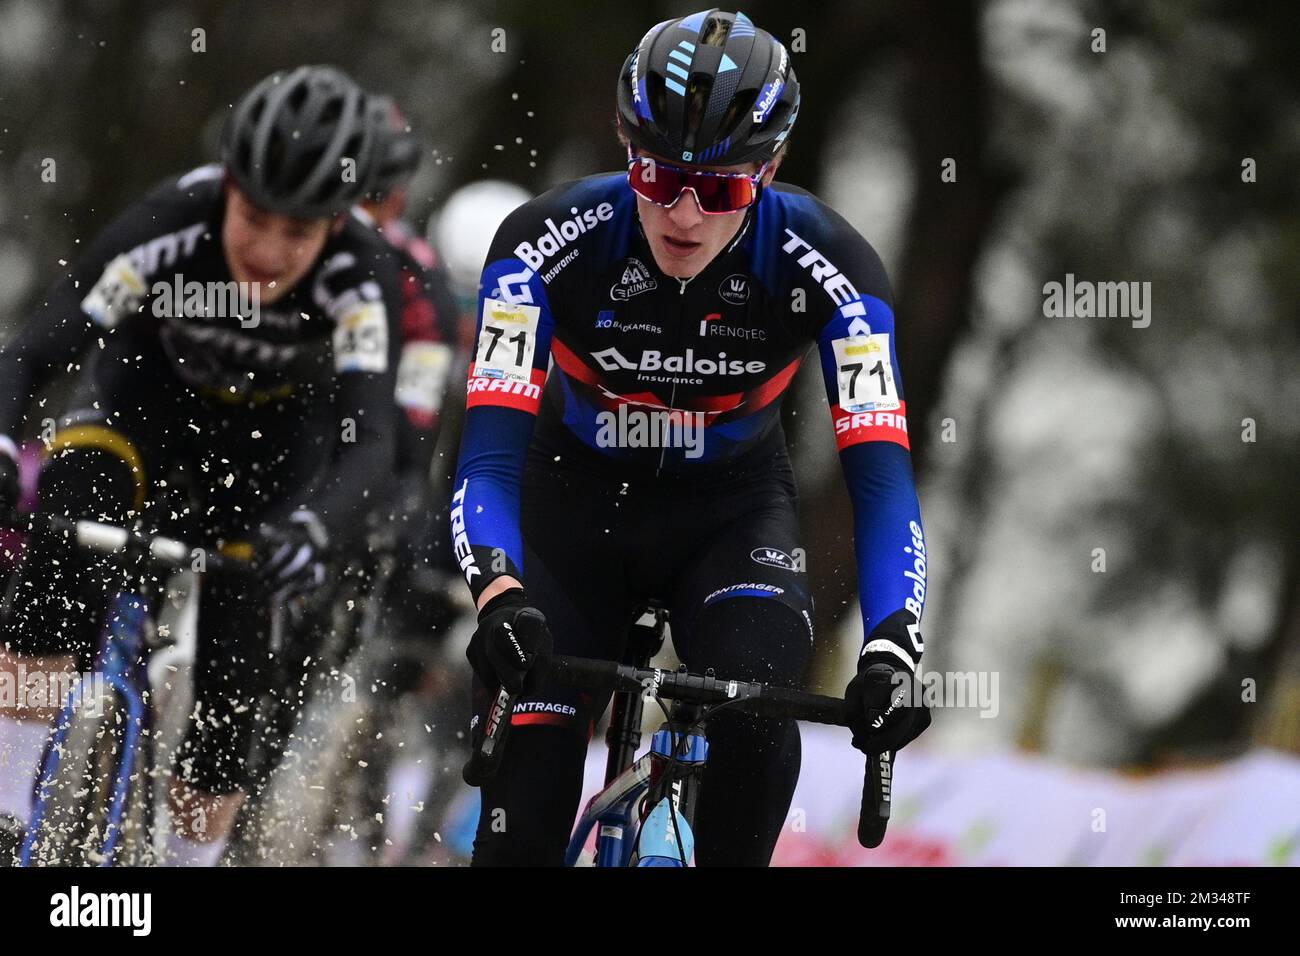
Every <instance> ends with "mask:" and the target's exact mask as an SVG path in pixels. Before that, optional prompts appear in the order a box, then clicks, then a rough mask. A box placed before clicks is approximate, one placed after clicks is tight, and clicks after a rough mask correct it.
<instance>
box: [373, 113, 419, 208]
mask: <svg viewBox="0 0 1300 956" xmlns="http://www.w3.org/2000/svg"><path fill="white" fill-rule="evenodd" d="M369 116H370V122H371V125H372V126H373V127H374V131H375V137H376V145H375V150H376V152H375V171H374V174H373V175H372V176H371V179H370V190H369V191H370V195H372V196H376V197H382V196H384V195H386V194H388V193H390V192H392V191H393V190H394V189H397V188H399V187H401V186H403V185H405V183H406V182H407V181H408V180H410V178H411V177H412V176H414V175H415V171H416V170H417V169H419V168H420V159H421V158H422V155H421V145H420V139H419V137H417V136H416V135H415V133H413V132H411V126H410V124H409V123H408V122H407V121H406V117H405V116H404V115H403V114H402V111H401V110H400V109H398V108H397V104H396V103H394V102H393V100H392V98H391V97H387V96H372V97H371V98H370V111H369Z"/></svg>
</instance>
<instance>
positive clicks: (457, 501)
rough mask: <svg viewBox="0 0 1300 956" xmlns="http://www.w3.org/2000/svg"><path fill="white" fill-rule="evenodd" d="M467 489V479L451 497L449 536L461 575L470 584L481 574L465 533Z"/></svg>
mask: <svg viewBox="0 0 1300 956" xmlns="http://www.w3.org/2000/svg"><path fill="white" fill-rule="evenodd" d="M468 488H469V479H468V478H466V479H465V480H464V481H462V482H461V483H460V487H459V488H457V489H456V493H455V494H453V495H452V496H451V502H452V509H451V534H452V541H453V543H454V550H455V552H456V558H457V560H459V561H460V570H461V573H462V574H464V575H465V582H466V583H467V584H469V583H472V581H473V578H474V575H476V574H479V573H481V572H480V571H479V569H478V566H477V565H476V564H475V563H474V552H473V551H471V550H470V546H469V535H468V534H466V533H465V491H466V490H467V489H468Z"/></svg>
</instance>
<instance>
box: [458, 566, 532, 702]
mask: <svg viewBox="0 0 1300 956" xmlns="http://www.w3.org/2000/svg"><path fill="white" fill-rule="evenodd" d="M465 656H466V657H467V658H469V663H470V666H471V667H473V668H474V673H475V674H476V675H478V679H479V680H481V681H482V682H483V683H484V684H486V685H487V686H488V687H489V688H495V687H497V686H498V685H500V686H503V687H505V689H506V690H507V691H509V692H510V693H511V694H518V693H519V692H520V691H532V690H535V689H536V687H537V685H538V684H540V683H541V681H542V679H543V678H544V677H545V674H546V668H547V666H548V665H549V663H550V659H551V631H550V628H549V627H547V625H546V617H545V615H543V614H542V612H541V611H539V610H537V608H535V607H533V606H532V605H531V604H530V603H529V601H528V596H527V595H526V594H525V593H524V590H523V588H510V589H508V590H506V591H502V592H501V593H500V594H498V595H497V596H496V597H494V598H492V599H491V600H490V601H488V602H487V603H486V604H484V605H483V607H482V609H480V610H479V612H478V630H476V631H475V632H474V636H473V637H472V638H470V642H469V647H468V648H467V649H466V650H465Z"/></svg>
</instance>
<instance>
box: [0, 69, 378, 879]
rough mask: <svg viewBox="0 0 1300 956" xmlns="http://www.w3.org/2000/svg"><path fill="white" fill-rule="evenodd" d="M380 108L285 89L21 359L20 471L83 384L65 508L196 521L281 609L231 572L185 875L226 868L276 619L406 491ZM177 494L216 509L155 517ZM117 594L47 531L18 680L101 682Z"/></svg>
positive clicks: (178, 820)
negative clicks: (368, 517)
mask: <svg viewBox="0 0 1300 956" xmlns="http://www.w3.org/2000/svg"><path fill="white" fill-rule="evenodd" d="M368 110H369V99H368V97H367V95H366V94H365V93H364V92H363V91H362V90H361V89H360V87H358V86H357V84H356V83H355V82H353V81H352V80H351V79H350V78H349V77H348V76H346V75H345V74H344V73H342V72H341V71H339V70H337V69H334V68H332V67H323V66H312V67H301V68H298V69H295V70H292V71H288V72H284V73H278V74H275V75H273V76H271V77H268V78H266V79H265V80H263V81H262V82H261V83H259V84H257V85H256V86H255V87H253V89H252V90H250V91H249V92H248V93H247V94H246V95H245V96H244V97H243V98H242V99H241V100H240V101H239V103H238V104H236V106H235V108H234V111H233V113H232V114H231V116H230V118H229V120H228V122H227V124H226V128H225V132H224V134H223V140H222V162H221V163H220V164H216V165H211V166H204V167H201V168H198V169H195V170H192V171H191V172H188V173H186V174H185V175H183V176H180V177H179V178H173V179H169V180H167V181H165V182H164V183H162V184H161V185H160V186H158V187H157V188H155V189H154V190H152V191H151V192H150V193H149V194H148V195H147V196H146V197H145V198H144V199H143V200H141V201H140V202H139V203H138V204H136V205H135V206H133V207H132V208H130V209H128V210H127V211H126V212H125V213H123V214H122V215H121V216H120V217H119V218H118V219H116V220H115V221H114V222H113V223H111V224H110V225H109V226H107V227H106V228H105V229H104V230H103V231H102V232H101V233H100V234H99V235H98V236H96V237H95V238H94V239H93V241H91V242H89V243H88V244H86V246H85V248H84V251H83V252H82V254H81V255H80V256H79V257H78V258H77V260H76V261H75V262H74V263H73V264H72V265H71V266H70V267H69V269H68V271H67V273H66V274H65V275H63V276H61V277H60V278H59V279H58V280H57V281H56V282H55V284H54V285H53V287H52V288H51V289H50V291H49V292H48V293H47V295H46V296H45V298H44V300H43V302H42V303H41V305H40V307H39V308H38V309H37V310H36V312H35V314H34V315H33V316H32V317H31V318H30V320H29V321H28V322H27V324H26V325H25V326H24V327H23V328H22V329H21V330H20V331H19V332H18V334H17V335H16V336H15V337H14V338H13V339H12V340H11V341H9V342H8V343H6V345H5V347H4V348H3V350H0V383H3V387H2V388H0V436H7V437H0V461H8V460H9V459H10V458H11V457H13V456H12V452H13V450H14V437H15V436H17V435H18V433H19V430H20V428H22V427H23V424H24V412H25V409H26V406H27V404H28V402H29V400H30V399H31V397H32V395H33V393H34V391H35V390H36V389H37V388H38V387H40V386H41V384H42V383H43V382H45V381H46V380H48V379H49V378H50V377H51V376H52V375H54V374H56V373H57V372H59V371H63V370H73V371H78V370H80V375H79V378H80V383H79V386H78V391H77V401H76V406H75V410H74V411H72V412H71V413H70V414H68V415H66V416H64V417H63V419H62V420H61V421H60V423H59V429H58V431H57V432H56V433H55V434H53V436H51V437H50V439H49V441H48V443H47V453H46V461H45V463H44V466H43V468H42V473H41V486H40V496H41V508H42V509H43V510H45V511H47V512H50V513H54V514H63V515H67V516H70V517H81V516H87V517H89V516H95V517H101V518H102V519H104V520H111V521H115V522H126V521H130V520H132V519H133V518H135V517H138V516H141V515H143V516H145V518H146V520H149V521H151V522H153V523H155V524H159V525H163V526H167V527H174V525H175V524H176V523H177V521H178V520H179V522H180V524H181V527H182V528H184V529H187V533H188V534H189V535H190V536H192V537H194V538H196V539H197V540H201V541H204V542H205V543H215V544H218V545H226V546H231V545H237V544H239V543H244V544H245V545H247V550H248V552H249V553H250V554H251V555H252V557H253V568H254V572H255V574H256V576H257V579H258V581H259V583H260V585H261V586H260V587H252V588H250V587H249V586H248V583H247V581H246V579H241V580H229V579H227V580H223V579H222V578H221V577H220V576H219V575H216V574H213V575H209V578H208V580H206V581H205V583H204V588H203V591H202V594H201V599H200V620H201V625H200V634H199V642H198V648H197V654H196V661H195V667H194V671H195V698H196V709H197V713H198V715H199V717H198V719H197V720H196V721H195V722H194V723H193V724H192V726H191V727H190V730H189V733H188V736H187V738H186V741H185V745H184V748H183V752H182V753H181V754H180V755H179V757H178V761H177V771H178V775H179V777H180V779H181V781H182V783H181V784H179V785H178V786H177V788H176V789H175V790H174V791H173V793H172V813H173V824H174V826H175V828H176V830H177V831H178V835H177V839H176V841H175V842H174V845H173V847H172V849H173V850H174V851H175V852H176V854H177V855H178V856H180V857H181V858H186V857H187V856H188V858H190V859H193V860H195V861H200V860H214V859H215V857H216V854H217V853H218V852H219V850H220V843H221V840H222V839H223V837H224V835H225V833H226V831H227V829H228V827H229V825H230V822H231V821H232V820H233V817H234V814H235V812H236V810H237V809H238V806H239V803H240V801H241V799H242V794H241V792H240V788H241V786H243V784H244V779H245V773H246V759H245V758H246V754H247V752H248V749H249V743H250V741H251V739H252V737H253V734H254V733H255V732H256V731H257V729H258V728H257V714H256V712H255V710H254V708H253V707H252V706H251V704H252V702H253V701H255V700H256V699H257V694H258V690H259V688H258V679H259V677H260V676H261V674H262V673H263V672H264V670H265V667H264V665H263V663H262V662H263V661H265V660H266V654H267V652H266V646H265V638H266V624H267V619H268V610H269V604H270V602H271V601H275V602H284V601H287V600H290V599H291V598H292V597H293V596H294V595H295V594H298V593H301V592H302V591H304V590H307V589H311V588H313V587H315V586H317V585H319V583H320V579H321V559H322V556H323V555H324V554H325V553H326V552H327V551H329V550H331V549H339V548H345V547H348V546H349V544H350V542H351V541H352V540H353V538H354V535H355V533H356V532H357V531H358V529H359V528H360V527H361V526H362V525H363V522H362V521H361V520H360V519H361V518H362V517H363V516H364V514H365V512H366V511H367V510H368V509H370V508H371V507H372V506H373V502H374V501H375V500H376V498H378V497H382V496H384V495H385V494H387V493H389V490H390V486H391V481H392V468H391V462H392V461H393V455H394V433H395V417H396V416H395V412H394V402H393V396H394V389H395V382H396V379H395V371H396V367H397V359H398V347H399V344H400V343H399V341H398V336H396V335H395V334H393V331H392V329H391V328H390V325H391V324H392V323H393V322H394V321H395V317H396V316H398V315H399V314H400V313H401V309H402V305H401V303H402V293H401V277H400V272H399V268H398V266H397V263H396V262H395V258H394V255H393V253H392V249H391V247H390V246H389V245H388V244H387V243H386V242H384V240H383V239H382V238H381V237H380V236H378V235H377V234H376V232H375V231H374V230H373V229H372V228H371V227H370V224H369V223H368V222H365V221H363V220H362V219H361V218H358V217H357V216H356V215H355V214H354V213H353V212H352V207H353V205H354V204H355V203H356V202H357V201H358V200H359V199H361V197H362V196H363V194H364V192H365V190H366V188H367V186H368V184H369V182H370V179H371V176H372V173H373V168H374V165H375V158H376V155H377V145H376V137H375V135H374V130H373V127H372V124H371V123H370V121H369V117H368ZM83 352H86V353H88V354H87V355H86V357H85V358H82V357H81V356H82V354H83ZM78 363H81V364H78ZM177 481H181V482H183V483H185V484H187V485H188V486H189V488H190V490H191V491H192V493H193V494H194V495H195V498H196V503H197V505H198V507H197V508H195V509H191V510H190V512H189V513H188V514H186V515H162V514H153V513H152V511H151V505H152V503H153V501H154V500H155V499H156V498H157V497H158V496H159V493H160V491H162V490H163V488H164V486H165V485H171V484H175V483H176V482H177ZM3 484H4V482H3V481H0V486H3ZM3 491H4V488H3V487H0V493H3ZM2 504H3V503H0V505H2ZM112 587H113V579H112V576H111V574H110V573H109V566H108V565H100V564H97V563H95V562H94V561H93V560H92V559H89V558H87V557H86V556H85V555H84V554H80V553H74V552H73V551H72V549H70V548H68V547H66V546H65V543H64V542H63V541H62V540H61V539H59V538H58V537H57V536H55V535H53V534H51V533H49V532H48V531H47V532H42V531H40V530H37V531H36V532H35V533H34V534H33V537H32V539H31V541H30V542H29V546H28V550H27V553H26V555H25V557H24V560H23V564H22V567H21V569H20V571H19V573H18V574H17V575H16V582H15V587H14V589H13V593H12V594H11V596H10V597H11V599H10V601H9V602H8V605H9V614H8V616H7V619H6V620H5V621H4V625H3V632H2V636H3V641H2V643H3V645H4V646H5V647H6V648H7V649H8V652H9V653H8V661H9V664H10V665H12V663H13V661H14V660H15V659H16V657H15V655H25V656H27V657H29V658H30V657H33V656H35V657H37V658H39V661H40V662H42V663H38V664H32V665H31V666H32V669H36V667H38V666H39V667H43V668H44V669H46V670H55V669H57V670H65V669H69V668H72V667H74V666H76V667H77V668H78V669H85V668H86V667H87V666H88V664H89V660H90V655H91V654H92V653H93V650H94V646H95V643H96V638H97V635H98V633H99V630H100V628H101V626H102V618H103V609H104V607H105V602H106V598H107V596H108V594H109V592H110V591H111V589H112ZM32 716H38V717H39V716H43V715H41V714H33V715H32ZM15 727H16V723H15V722H13V721H9V722H8V723H7V724H0V729H7V730H8V731H10V732H13V733H17V731H15ZM24 733H25V739H26V740H27V741H29V742H30V741H31V740H32V739H33V734H32V733H31V732H30V729H29V730H28V731H25V732H24ZM34 763H35V758H34V756H33V759H32V762H31V765H32V766H33V767H34ZM28 779H30V777H29V778H28Z"/></svg>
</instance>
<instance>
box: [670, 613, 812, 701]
mask: <svg viewBox="0 0 1300 956" xmlns="http://www.w3.org/2000/svg"><path fill="white" fill-rule="evenodd" d="M811 633H812V632H811V626H810V624H809V617H808V616H807V614H806V613H805V611H804V609H800V610H796V609H795V608H794V607H792V606H790V605H789V604H786V603H784V602H783V601H780V600H776V599H772V598H759V597H733V598H726V599H723V600H718V601H714V602H712V603H706V604H705V605H704V606H703V607H702V608H700V610H699V611H698V612H697V613H696V615H695V617H694V619H693V620H692V621H690V623H689V626H688V627H687V628H686V633H685V634H684V635H683V638H684V639H683V640H682V641H681V642H680V644H679V646H678V648H677V649H678V653H679V654H680V656H681V658H682V660H683V661H684V662H685V663H686V665H687V666H688V667H689V668H690V669H691V670H692V671H695V672H697V673H702V672H703V671H704V670H706V669H708V668H713V670H714V671H716V672H717V673H718V674H719V675H721V676H724V677H728V678H732V679H735V680H747V681H761V682H763V683H776V684H782V685H793V684H797V683H798V682H799V680H800V678H801V677H802V676H803V672H804V670H805V669H806V668H807V666H808V661H809V659H810V658H811V656H812V639H811ZM675 643H676V642H675Z"/></svg>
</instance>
